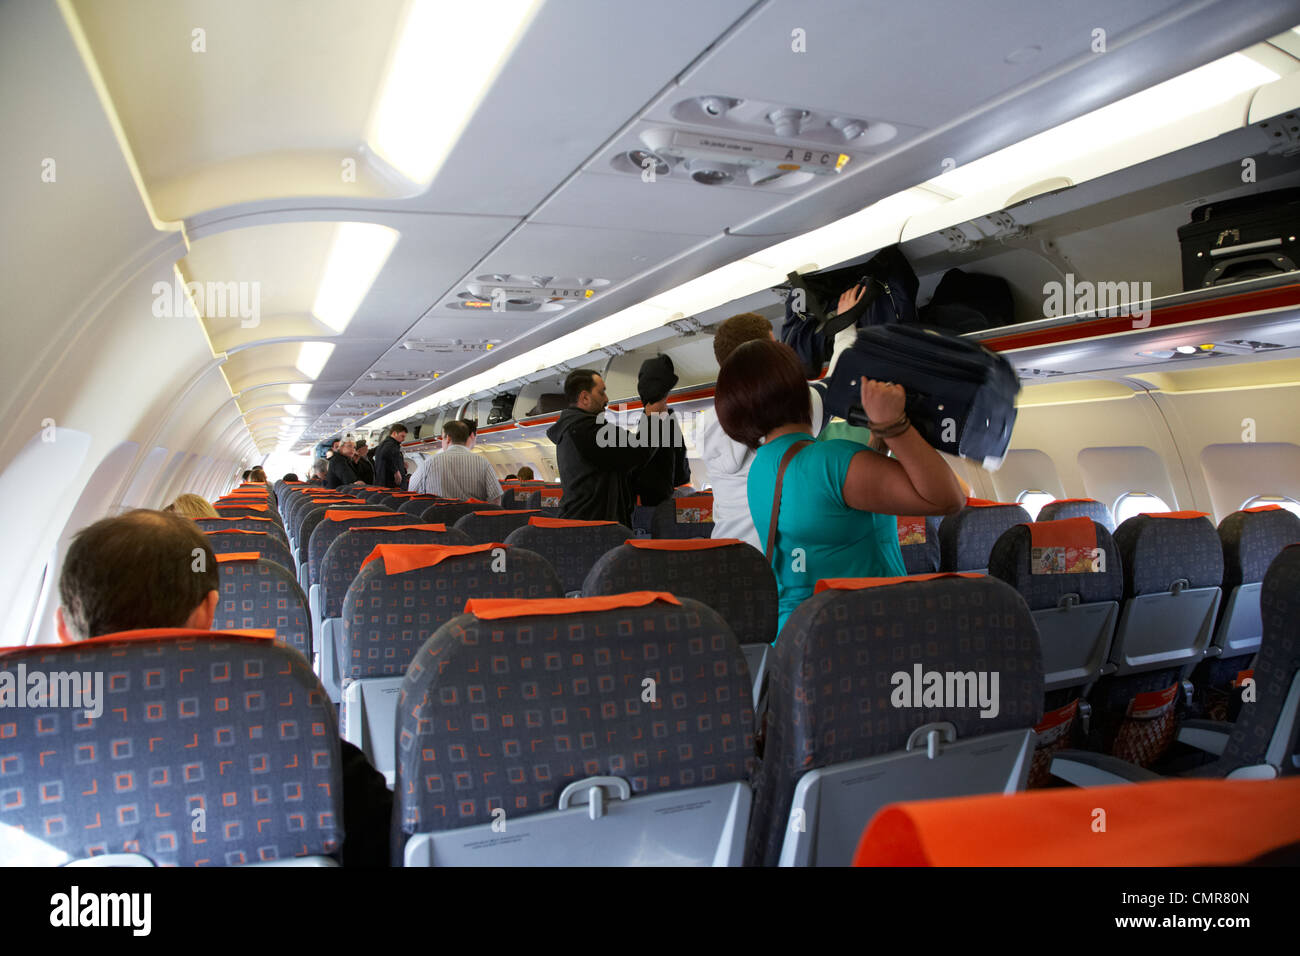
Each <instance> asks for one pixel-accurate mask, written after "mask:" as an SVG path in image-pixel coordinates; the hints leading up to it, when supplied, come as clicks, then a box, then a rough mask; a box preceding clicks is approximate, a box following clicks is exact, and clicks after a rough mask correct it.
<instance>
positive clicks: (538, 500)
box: [501, 487, 542, 509]
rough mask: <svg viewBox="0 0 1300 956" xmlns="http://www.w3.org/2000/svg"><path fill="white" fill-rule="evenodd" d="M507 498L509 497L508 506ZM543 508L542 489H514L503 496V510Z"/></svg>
mask: <svg viewBox="0 0 1300 956" xmlns="http://www.w3.org/2000/svg"><path fill="white" fill-rule="evenodd" d="M507 496H508V497H509V500H510V504H506V499H507ZM541 506H542V489H541V488H527V487H525V488H514V489H511V490H509V491H507V492H506V493H505V494H503V495H502V496H501V507H502V508H510V509H515V508H541Z"/></svg>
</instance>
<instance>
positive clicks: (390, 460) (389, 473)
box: [375, 422, 406, 488]
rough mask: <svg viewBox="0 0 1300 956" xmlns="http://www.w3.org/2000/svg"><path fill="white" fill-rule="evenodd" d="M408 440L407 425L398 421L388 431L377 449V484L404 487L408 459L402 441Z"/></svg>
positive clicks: (387, 486) (385, 486)
mask: <svg viewBox="0 0 1300 956" xmlns="http://www.w3.org/2000/svg"><path fill="white" fill-rule="evenodd" d="M404 441H406V426H405V425H403V424H402V423H401V422H398V423H397V424H396V425H394V426H393V427H392V429H390V430H389V432H388V437H387V438H385V439H384V440H383V441H381V442H380V443H379V446H378V447H377V448H376V449H375V484H376V485H379V486H380V487H383V488H401V487H403V484H404V481H405V479H406V475H405V474H404V472H405V469H406V461H405V459H404V458H403V457H402V442H404Z"/></svg>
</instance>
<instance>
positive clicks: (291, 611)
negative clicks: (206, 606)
mask: <svg viewBox="0 0 1300 956" xmlns="http://www.w3.org/2000/svg"><path fill="white" fill-rule="evenodd" d="M217 570H218V571H219V572H220V573H221V589H220V590H221V597H220V599H219V600H218V601H217V611H216V614H215V615H214V616H213V621H212V626H213V627H214V628H216V629H217V630H241V631H242V630H249V629H257V628H274V629H275V637H276V640H279V641H282V642H283V643H285V644H288V645H289V646H290V647H292V648H293V649H294V650H296V651H297V652H298V653H299V654H302V655H303V656H304V657H306V658H307V659H308V660H311V653H312V641H311V615H310V613H309V612H308V610H307V598H306V596H305V595H304V594H303V593H302V588H300V587H299V586H298V582H297V581H296V580H295V579H294V576H293V574H292V573H290V572H289V571H288V570H286V569H285V568H283V567H281V566H280V564H279V563H278V562H275V561H268V560H265V559H263V560H257V561H251V560H242V561H221V562H219V563H218V565H217Z"/></svg>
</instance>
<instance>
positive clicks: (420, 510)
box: [395, 495, 446, 518]
mask: <svg viewBox="0 0 1300 956" xmlns="http://www.w3.org/2000/svg"><path fill="white" fill-rule="evenodd" d="M396 500H397V501H399V502H401V503H400V504H398V505H396V506H395V507H396V508H397V510H398V511H399V512H401V513H402V514H404V515H411V516H413V517H416V518H418V517H419V516H420V515H422V514H424V512H425V511H427V510H428V508H429V506H430V505H434V504H437V503H438V502H440V501H445V500H446V499H445V498H439V497H438V496H437V495H420V496H419V497H416V498H398V499H396Z"/></svg>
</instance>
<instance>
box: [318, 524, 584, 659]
mask: <svg viewBox="0 0 1300 956" xmlns="http://www.w3.org/2000/svg"><path fill="white" fill-rule="evenodd" d="M438 543H439V544H441V543H442V542H438ZM499 550H502V551H504V552H505V554H504V559H505V567H506V570H504V571H500V570H495V569H494V568H498V567H500V565H499V563H498V561H499V559H500V558H501V557H502V556H500V555H497V554H496V553H495V552H497V551H499ZM557 597H564V591H563V590H561V588H560V579H559V578H558V577H557V576H556V574H555V571H554V570H553V569H552V568H551V566H550V565H549V564H547V563H546V561H545V560H544V559H543V558H542V557H541V555H538V554H535V553H534V552H532V551H528V550H526V549H524V548H509V547H506V548H501V549H498V548H493V549H491V550H490V551H482V552H479V553H476V554H463V555H458V556H456V557H450V558H447V559H445V560H444V561H442V562H440V563H438V564H435V565H433V566H431V567H427V568H417V569H415V570H414V571H405V572H402V573H400V574H388V573H387V572H386V571H385V568H384V562H383V561H372V562H370V564H368V565H366V566H365V567H364V568H362V569H361V571H360V573H358V574H357V576H356V578H354V579H353V581H352V585H351V586H350V587H349V588H348V590H347V594H346V595H345V597H344V598H343V613H342V615H341V616H342V618H343V641H342V644H343V648H342V655H341V656H342V658H343V677H344V679H347V678H353V679H356V678H360V677H391V676H397V675H400V674H403V673H405V671H406V667H407V665H408V664H410V663H411V659H412V658H413V657H415V652H416V651H418V650H419V649H420V645H422V644H423V643H424V642H425V641H427V640H428V639H429V636H430V635H431V634H433V632H434V631H436V630H437V629H438V628H440V627H441V626H442V625H443V624H445V623H447V622H448V621H450V620H451V619H452V618H453V617H455V616H456V615H457V614H460V613H461V611H463V610H464V609H465V602H466V601H468V600H469V599H470V598H557Z"/></svg>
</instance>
